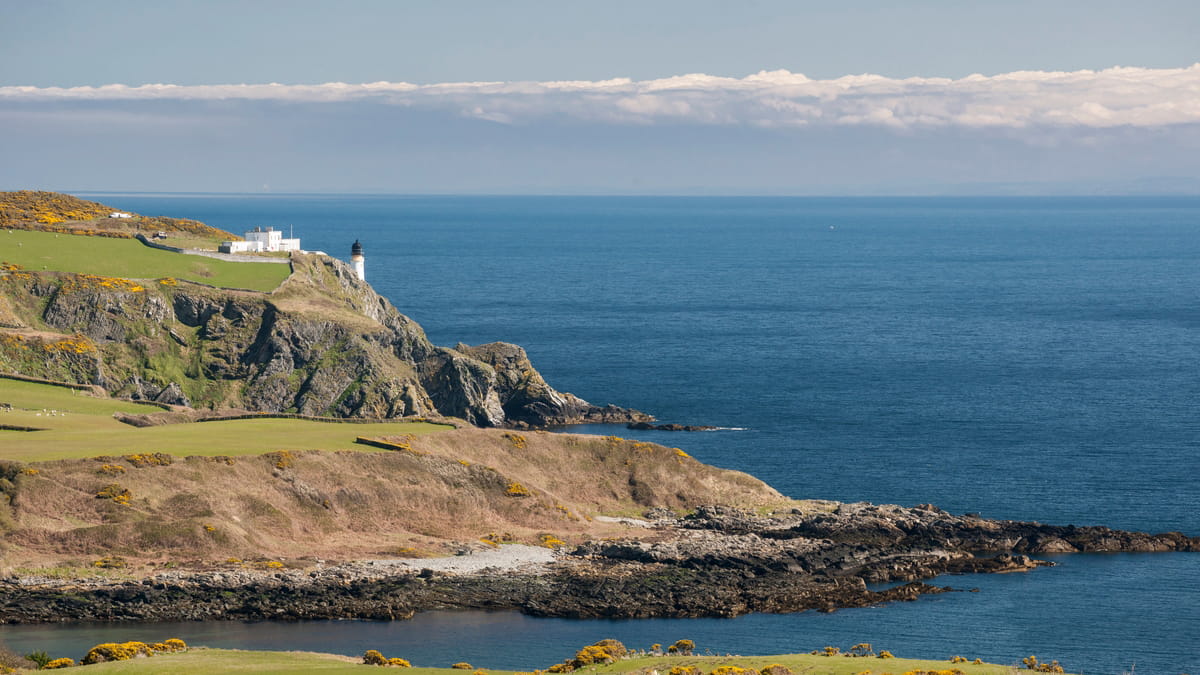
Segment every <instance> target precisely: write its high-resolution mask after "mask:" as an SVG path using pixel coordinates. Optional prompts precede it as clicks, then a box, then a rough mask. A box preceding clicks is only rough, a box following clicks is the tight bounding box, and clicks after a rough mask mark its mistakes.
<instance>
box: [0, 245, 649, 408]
mask: <svg viewBox="0 0 1200 675" xmlns="http://www.w3.org/2000/svg"><path fill="white" fill-rule="evenodd" d="M293 267H294V272H293V274H292V276H291V277H290V278H289V279H288V280H287V281H285V282H284V283H283V285H281V286H280V288H279V289H277V290H276V291H275V292H273V293H271V294H259V293H251V292H243V291H233V290H225V289H215V288H209V287H205V286H202V285H199V284H188V283H183V282H175V281H174V280H159V281H154V282H149V281H147V282H132V281H128V280H121V279H107V278H102V277H92V276H88V275H68V274H56V273H45V272H43V273H31V272H25V271H20V270H9V271H6V272H0V295H3V296H4V298H5V299H6V300H7V304H8V305H10V307H7V308H6V315H12V316H11V317H10V321H8V322H7V323H8V324H9V325H13V324H14V323H19V327H8V328H0V333H2V334H0V338H2V339H0V370H3V371H8V372H19V373H23V374H27V375H35V376H39V377H49V378H53V379H64V380H69V381H74V382H81V383H88V384H97V385H100V386H102V387H104V388H105V389H106V390H108V391H109V392H110V393H111V394H113V395H117V396H128V397H132V398H137V399H150V400H157V401H159V402H163V403H172V404H180V405H194V406H203V407H240V408H248V409H252V410H261V411H270V412H283V411H288V412H298V413H303V414H310V415H333V416H342V417H398V416H406V415H427V414H435V415H436V414H440V415H446V416H451V417H460V418H462V419H465V420H467V421H468V422H470V423H472V424H475V425H478V426H502V425H510V426H544V425H551V424H567V423H573V422H580V421H597V420H612V421H628V420H638V419H646V418H647V416H645V415H642V414H641V413H637V412H636V411H630V410H625V409H621V408H615V407H611V406H610V407H599V406H594V405H592V404H590V403H588V402H587V401H584V400H582V399H579V398H578V397H575V396H572V395H570V394H563V393H560V392H557V391H555V390H554V389H553V388H552V387H550V386H549V385H548V384H547V383H546V382H545V380H543V379H542V377H541V375H539V374H538V373H537V371H536V370H534V369H533V366H532V364H530V363H529V359H528V358H527V357H526V355H525V352H524V350H522V349H521V348H520V347H517V346H516V345H509V344H504V343H495V344H491V345H483V346H479V347H467V346H465V345H460V346H459V347H458V348H456V349H449V348H445V347H438V346H435V345H433V344H431V343H430V342H429V340H428V339H427V338H426V337H425V333H424V331H423V330H422V329H421V327H420V326H419V325H417V324H416V322H414V321H412V320H411V319H409V318H408V317H406V316H404V315H403V314H401V313H400V312H399V311H397V310H396V308H395V307H393V306H392V305H391V303H389V302H388V301H387V299H385V298H383V297H382V296H380V295H379V294H377V293H376V292H375V291H374V290H373V289H372V288H371V287H370V286H369V285H368V284H366V283H365V282H362V281H359V280H358V279H357V278H356V277H355V275H354V273H353V271H352V270H351V269H350V268H349V266H347V265H345V264H344V263H342V262H340V261H338V260H334V259H332V258H329V257H326V256H317V255H310V256H299V257H297V258H295V259H294V261H293ZM67 343H69V345H68V344H67Z"/></svg>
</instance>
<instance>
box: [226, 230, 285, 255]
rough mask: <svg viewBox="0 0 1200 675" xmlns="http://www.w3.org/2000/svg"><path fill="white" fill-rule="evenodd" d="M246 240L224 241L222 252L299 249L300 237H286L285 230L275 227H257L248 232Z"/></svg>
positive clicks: (261, 251)
mask: <svg viewBox="0 0 1200 675" xmlns="http://www.w3.org/2000/svg"><path fill="white" fill-rule="evenodd" d="M245 237H246V241H223V242H221V247H220V249H219V250H220V251H221V253H264V252H271V251H299V250H300V239H298V238H295V239H292V238H286V239H285V238H284V236H283V232H282V231H280V230H276V229H275V228H273V227H268V228H267V229H265V230H264V229H263V228H261V227H256V228H254V229H253V230H250V231H248V232H246V234H245Z"/></svg>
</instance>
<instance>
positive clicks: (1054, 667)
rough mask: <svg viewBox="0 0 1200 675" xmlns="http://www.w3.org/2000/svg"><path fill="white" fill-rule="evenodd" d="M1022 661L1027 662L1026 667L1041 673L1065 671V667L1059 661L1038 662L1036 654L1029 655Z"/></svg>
mask: <svg viewBox="0 0 1200 675" xmlns="http://www.w3.org/2000/svg"><path fill="white" fill-rule="evenodd" d="M1021 663H1023V664H1025V668H1027V669H1029V670H1033V671H1036V672H1039V673H1061V672H1063V667H1062V666H1060V665H1058V661H1051V662H1050V663H1038V659H1037V657H1036V656H1029V657H1027V658H1024V659H1021Z"/></svg>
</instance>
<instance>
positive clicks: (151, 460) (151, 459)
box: [121, 452, 175, 469]
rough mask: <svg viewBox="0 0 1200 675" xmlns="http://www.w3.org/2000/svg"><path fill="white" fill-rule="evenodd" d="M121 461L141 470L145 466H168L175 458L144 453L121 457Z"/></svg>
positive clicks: (163, 454) (158, 453)
mask: <svg viewBox="0 0 1200 675" xmlns="http://www.w3.org/2000/svg"><path fill="white" fill-rule="evenodd" d="M121 459H123V460H125V461H126V462H129V463H130V464H132V465H134V466H135V467H137V468H139V469H141V468H143V467H147V466H170V465H171V464H172V463H173V462H174V461H175V458H174V457H172V456H171V455H168V454H167V453H165V452H146V453H136V454H133V455H122V456H121Z"/></svg>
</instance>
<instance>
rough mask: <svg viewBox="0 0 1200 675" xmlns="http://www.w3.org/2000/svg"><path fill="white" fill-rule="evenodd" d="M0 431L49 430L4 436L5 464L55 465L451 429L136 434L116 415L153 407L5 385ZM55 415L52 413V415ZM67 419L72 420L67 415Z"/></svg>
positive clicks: (320, 426)
mask: <svg viewBox="0 0 1200 675" xmlns="http://www.w3.org/2000/svg"><path fill="white" fill-rule="evenodd" d="M0 403H8V404H10V405H12V406H13V409H12V410H0V425H9V426H20V427H36V428H39V429H45V431H9V430H0V459H7V460H15V461H19V462H45V461H51V460H56V459H73V458H81V457H95V456H96V455H124V454H131V453H138V452H165V453H168V454H172V455H177V456H180V457H184V456H187V455H208V456H211V455H231V456H236V455H255V454H261V453H264V452H271V451H274V450H361V451H364V452H386V451H385V450H380V449H378V448H372V447H370V446H366V445H359V444H356V443H355V442H354V439H355V437H357V436H371V437H374V436H396V435H403V434H414V435H421V434H428V433H434V432H437V431H444V430H446V429H449V428H450V427H448V426H445V425H440V424H428V423H425V422H401V421H397V422H382V423H377V424H336V423H330V422H313V421H308V420H289V419H246V420H229V421H223V422H197V423H193V424H171V425H164V426H158V427H142V428H138V427H132V426H129V425H128V424H124V423H121V422H118V421H117V420H115V419H113V418H112V414H113V413H114V412H117V411H120V412H127V413H135V414H136V413H154V412H159V409H158V408H156V407H154V406H147V405H139V404H136V403H130V402H128V401H119V400H114V399H100V398H94V397H92V396H88V395H86V394H84V393H81V392H76V391H74V390H72V389H66V388H63V387H54V386H51V385H45V384H36V383H31V382H21V381H17V380H6V379H2V378H0ZM51 411H53V413H52V412H51ZM64 413H65V414H64Z"/></svg>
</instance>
